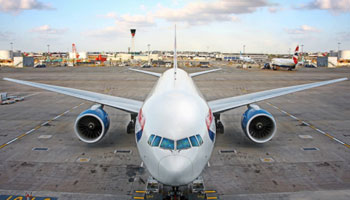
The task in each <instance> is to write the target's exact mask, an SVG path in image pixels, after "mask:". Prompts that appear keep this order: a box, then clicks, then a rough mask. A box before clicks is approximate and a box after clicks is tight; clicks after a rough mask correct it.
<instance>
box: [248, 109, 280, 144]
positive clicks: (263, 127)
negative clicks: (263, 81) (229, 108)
mask: <svg viewBox="0 0 350 200" xmlns="http://www.w3.org/2000/svg"><path fill="white" fill-rule="evenodd" d="M241 125H242V129H243V131H244V133H245V134H246V136H247V137H248V138H249V139H250V140H251V141H253V142H255V143H265V142H268V141H269V140H271V139H272V137H273V136H274V135H275V133H276V121H275V119H274V118H273V116H272V115H271V114H270V113H269V112H267V111H266V110H263V109H261V108H260V107H259V106H258V105H249V106H248V110H247V111H245V112H244V114H243V116H242V122H241Z"/></svg>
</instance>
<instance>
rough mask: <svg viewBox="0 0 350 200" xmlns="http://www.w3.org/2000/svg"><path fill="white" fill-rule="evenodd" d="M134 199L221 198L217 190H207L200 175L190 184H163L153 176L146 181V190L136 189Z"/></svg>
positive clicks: (179, 199)
mask: <svg viewBox="0 0 350 200" xmlns="http://www.w3.org/2000/svg"><path fill="white" fill-rule="evenodd" d="M133 199H149V200H151V199H152V200H205V199H219V197H218V195H217V193H216V191H215V190H206V189H205V187H204V182H203V178H202V177H198V178H197V179H196V180H194V181H193V182H192V183H191V184H189V185H188V186H177V187H169V186H163V184H161V183H158V181H156V180H155V179H153V178H152V177H149V178H148V180H147V183H146V190H136V191H135V192H134V195H133Z"/></svg>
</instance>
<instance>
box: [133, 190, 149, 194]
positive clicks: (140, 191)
mask: <svg viewBox="0 0 350 200" xmlns="http://www.w3.org/2000/svg"><path fill="white" fill-rule="evenodd" d="M135 192H136V193H146V191H144V190H136V191H135Z"/></svg>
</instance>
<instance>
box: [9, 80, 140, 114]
mask: <svg viewBox="0 0 350 200" xmlns="http://www.w3.org/2000/svg"><path fill="white" fill-rule="evenodd" d="M4 80H6V81H11V82H15V83H19V84H23V85H28V86H32V87H37V88H41V89H44V90H49V91H52V92H57V93H61V94H65V95H68V96H72V97H76V98H79V99H84V100H88V101H92V102H96V103H99V104H103V105H107V106H111V107H113V108H117V109H120V110H123V111H126V112H129V113H138V112H139V110H140V108H141V107H142V104H143V102H142V101H137V100H132V99H127V98H122V97H115V96H110V95H106V94H100V93H96V92H89V91H85V90H78V89H73V88H67V87H61V86H55V85H48V84H43V83H34V82H30V81H22V80H17V79H12V78H4Z"/></svg>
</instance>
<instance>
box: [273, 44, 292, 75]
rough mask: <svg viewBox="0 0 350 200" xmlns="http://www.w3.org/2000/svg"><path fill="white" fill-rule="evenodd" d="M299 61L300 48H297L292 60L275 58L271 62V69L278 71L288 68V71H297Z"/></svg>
mask: <svg viewBox="0 0 350 200" xmlns="http://www.w3.org/2000/svg"><path fill="white" fill-rule="evenodd" d="M298 59H299V46H297V47H296V48H295V51H294V55H293V58H292V59H289V58H273V59H272V60H271V63H270V64H269V65H270V68H272V69H273V70H277V69H278V68H287V69H288V70H292V69H295V67H296V65H297V64H298Z"/></svg>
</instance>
